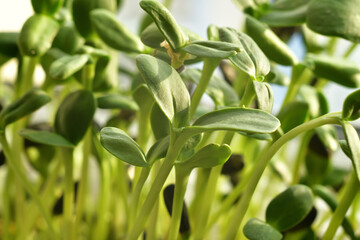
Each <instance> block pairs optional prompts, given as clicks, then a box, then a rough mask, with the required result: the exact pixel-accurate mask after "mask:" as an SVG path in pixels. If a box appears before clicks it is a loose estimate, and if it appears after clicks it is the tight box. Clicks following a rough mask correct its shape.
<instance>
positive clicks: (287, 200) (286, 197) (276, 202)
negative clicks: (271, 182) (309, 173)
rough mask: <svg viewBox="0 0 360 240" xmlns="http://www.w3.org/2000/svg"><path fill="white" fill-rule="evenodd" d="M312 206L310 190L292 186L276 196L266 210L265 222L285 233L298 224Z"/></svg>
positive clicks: (300, 186)
mask: <svg viewBox="0 0 360 240" xmlns="http://www.w3.org/2000/svg"><path fill="white" fill-rule="evenodd" d="M313 204H314V197H313V194H312V192H311V189H310V188H309V187H307V186H305V185H294V186H291V187H289V188H288V189H286V190H285V191H284V192H282V193H280V194H279V195H277V196H276V197H275V198H274V199H273V200H271V202H270V203H269V205H268V207H267V209H266V222H267V223H268V224H270V225H271V226H273V227H274V228H276V229H277V230H278V231H280V232H282V231H286V230H288V229H291V228H292V227H294V226H296V225H297V224H298V223H300V222H301V221H302V220H303V219H304V218H305V217H306V216H307V215H308V213H309V212H310V210H311V209H312V207H313Z"/></svg>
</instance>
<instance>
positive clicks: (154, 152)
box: [146, 136, 170, 165]
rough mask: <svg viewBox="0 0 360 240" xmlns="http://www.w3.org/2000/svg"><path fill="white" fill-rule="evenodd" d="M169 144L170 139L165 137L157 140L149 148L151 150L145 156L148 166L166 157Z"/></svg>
mask: <svg viewBox="0 0 360 240" xmlns="http://www.w3.org/2000/svg"><path fill="white" fill-rule="evenodd" d="M169 143H170V137H169V136H166V137H164V138H161V139H159V140H158V141H156V142H155V143H154V144H153V145H152V146H151V148H150V149H149V151H148V152H147V154H146V159H147V161H148V163H149V165H152V164H153V163H154V162H155V161H156V160H159V159H161V158H164V157H165V156H166V153H167V150H168V149H169Z"/></svg>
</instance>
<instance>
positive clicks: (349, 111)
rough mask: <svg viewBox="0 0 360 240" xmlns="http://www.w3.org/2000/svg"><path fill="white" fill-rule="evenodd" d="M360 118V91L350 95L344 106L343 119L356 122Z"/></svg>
mask: <svg viewBox="0 0 360 240" xmlns="http://www.w3.org/2000/svg"><path fill="white" fill-rule="evenodd" d="M359 117H360V90H356V91H354V92H352V93H351V94H349V95H348V96H347V97H346V99H345V101H344V104H343V110H342V118H343V119H344V120H347V121H354V120H356V119H358V118H359Z"/></svg>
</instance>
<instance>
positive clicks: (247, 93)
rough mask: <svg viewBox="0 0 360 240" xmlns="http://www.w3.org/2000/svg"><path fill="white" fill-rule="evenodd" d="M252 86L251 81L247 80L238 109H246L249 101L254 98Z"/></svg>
mask: <svg viewBox="0 0 360 240" xmlns="http://www.w3.org/2000/svg"><path fill="white" fill-rule="evenodd" d="M254 94H255V92H254V86H253V79H248V80H247V83H246V87H245V90H244V94H243V95H242V97H241V100H240V103H239V106H240V107H247V106H249V105H250V103H251V101H252V100H253V98H254Z"/></svg>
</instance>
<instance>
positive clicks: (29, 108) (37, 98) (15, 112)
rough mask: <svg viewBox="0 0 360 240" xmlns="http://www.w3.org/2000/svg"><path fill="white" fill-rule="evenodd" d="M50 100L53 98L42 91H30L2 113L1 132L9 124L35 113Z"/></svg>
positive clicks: (0, 116) (0, 114)
mask: <svg viewBox="0 0 360 240" xmlns="http://www.w3.org/2000/svg"><path fill="white" fill-rule="evenodd" d="M50 100H51V98H50V97H49V96H48V95H47V94H46V93H45V92H43V91H42V90H39V89H32V90H30V91H28V92H27V93H26V94H25V95H24V96H22V97H21V98H19V99H17V100H15V101H14V102H13V103H11V104H10V105H9V106H7V107H5V108H4V109H3V110H2V111H1V113H0V130H4V129H5V127H6V126H7V125H8V124H10V123H13V122H15V121H17V120H19V119H20V118H23V117H25V116H26V115H29V114H30V113H32V112H35V111H36V110H37V109H39V108H41V107H42V106H44V105H45V104H47V103H48V102H50Z"/></svg>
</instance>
